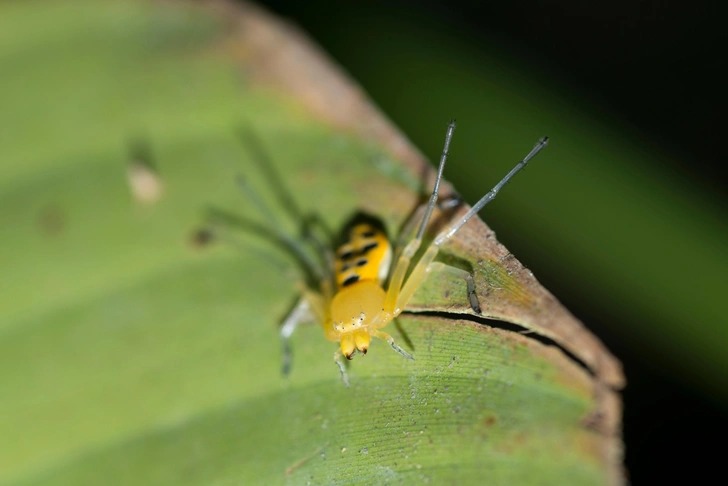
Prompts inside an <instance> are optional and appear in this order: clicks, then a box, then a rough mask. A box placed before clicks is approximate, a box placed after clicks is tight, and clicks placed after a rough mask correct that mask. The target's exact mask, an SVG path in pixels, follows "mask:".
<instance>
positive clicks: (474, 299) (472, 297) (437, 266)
mask: <svg viewBox="0 0 728 486" xmlns="http://www.w3.org/2000/svg"><path fill="white" fill-rule="evenodd" d="M433 270H434V271H436V272H438V271H441V272H447V273H449V274H450V275H454V276H456V277H459V278H462V279H464V280H465V283H466V284H467V285H468V300H469V301H470V308H471V309H473V312H475V313H476V314H481V310H480V302H478V296H477V295H476V294H475V280H473V276H472V275H471V274H470V272H468V271H467V270H463V269H462V268H458V267H453V266H452V265H447V264H445V263H442V262H432V263H430V266H429V267H428V269H427V272H428V273H429V272H430V271H433Z"/></svg>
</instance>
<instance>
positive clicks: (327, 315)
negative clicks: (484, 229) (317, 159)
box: [245, 121, 548, 386]
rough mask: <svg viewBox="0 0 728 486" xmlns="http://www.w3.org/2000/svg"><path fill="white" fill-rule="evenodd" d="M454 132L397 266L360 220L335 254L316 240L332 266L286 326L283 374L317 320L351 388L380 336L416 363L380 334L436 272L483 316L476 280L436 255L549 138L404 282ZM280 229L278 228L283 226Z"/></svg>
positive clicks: (294, 246) (381, 238)
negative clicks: (357, 366)
mask: <svg viewBox="0 0 728 486" xmlns="http://www.w3.org/2000/svg"><path fill="white" fill-rule="evenodd" d="M454 130H455V122H454V121H452V122H450V125H449V126H448V129H447V135H446V137H445V147H444V149H443V152H442V156H441V158H440V164H439V167H438V171H437V178H436V179H435V185H434V188H433V190H432V195H431V196H430V199H429V201H428V202H427V204H426V205H423V206H421V207H420V208H419V209H418V211H417V212H416V213H415V214H420V213H422V220H421V222H420V225H419V229H418V231H417V234H416V236H415V237H414V239H412V240H411V241H410V242H409V243H407V245H406V246H404V248H400V249H398V250H397V252H396V253H397V254H398V255H399V257H398V258H397V260H396V262H395V263H394V265H392V246H391V245H390V244H389V242H388V241H387V238H386V236H385V234H384V232H383V231H382V230H381V229H380V228H378V227H376V226H375V225H374V224H371V223H361V222H360V223H355V224H353V225H351V226H350V227H349V228H348V230H347V231H346V233H345V238H344V241H343V243H342V244H341V245H340V246H339V247H338V248H337V249H336V251H335V252H334V253H333V254H332V252H331V251H330V250H325V249H324V245H322V244H321V243H320V242H317V244H318V246H319V249H322V250H323V253H324V255H323V259H324V260H325V261H326V262H327V264H326V266H328V269H326V270H325V271H321V270H317V271H315V272H314V273H315V274H316V276H317V279H318V280H319V282H320V286H319V288H318V289H310V288H307V289H304V290H303V292H302V296H301V298H300V300H299V302H298V303H297V305H296V306H295V307H294V308H293V310H292V311H291V313H290V314H289V315H288V317H287V318H286V319H285V320H284V322H283V324H282V326H281V331H280V334H281V338H282V340H283V350H284V351H283V353H284V365H283V371H284V374H287V373H288V371H289V370H290V362H291V352H290V347H289V339H290V337H291V335H292V334H293V331H294V330H295V329H296V327H297V326H298V325H299V324H301V323H303V322H310V321H311V320H316V321H318V323H320V325H321V327H322V329H323V332H324V336H325V337H326V339H328V340H329V341H332V342H338V343H340V346H339V348H338V349H337V350H336V352H335V353H334V361H335V362H336V363H337V365H338V366H339V370H340V371H341V377H342V379H343V381H344V384H345V385H346V386H349V378H348V376H347V373H346V369H345V368H344V362H343V359H342V358H343V357H346V358H347V359H352V357H353V356H354V355H355V354H356V352H357V351H358V352H360V353H362V354H366V353H367V350H368V349H369V344H370V342H371V340H372V338H373V337H376V338H379V339H382V340H384V341H387V342H388V343H389V345H390V346H392V348H393V349H394V350H395V351H397V352H398V353H399V354H401V355H402V356H404V357H405V358H407V359H414V357H413V356H412V355H411V354H409V353H408V352H407V351H405V350H404V349H402V348H401V347H400V346H399V345H398V344H397V343H396V342H395V341H394V339H393V338H392V336H390V335H389V334H387V333H386V332H384V331H382V330H381V328H383V327H385V326H386V325H387V324H389V322H390V321H391V320H392V319H394V318H395V317H397V316H398V315H399V314H400V313H401V312H402V310H403V309H404V308H405V306H406V305H407V303H408V302H409V300H410V299H411V298H412V296H413V295H414V293H415V292H416V291H417V289H418V288H419V287H420V285H421V284H422V283H423V281H424V280H425V278H426V276H427V274H428V273H430V272H431V271H433V270H436V271H445V272H448V273H450V274H452V275H455V276H457V277H460V278H462V279H464V280H465V282H466V284H467V287H468V296H469V299H470V305H471V307H472V308H473V310H474V311H475V312H476V313H478V314H479V313H480V307H479V304H478V300H477V297H476V294H475V283H474V281H473V276H472V275H471V274H470V273H469V272H467V271H465V270H462V269H460V268H456V267H452V266H449V265H446V264H444V263H441V262H436V261H434V260H435V257H436V256H437V253H438V251H439V250H440V246H441V245H442V244H443V243H445V242H446V241H447V240H448V239H449V238H450V237H452V236H453V235H454V234H455V233H457V231H458V230H459V229H460V228H462V226H463V225H464V224H465V223H467V222H468V220H470V218H472V217H473V216H474V215H475V214H477V213H478V211H480V210H481V209H482V208H483V206H485V205H486V204H488V203H489V202H490V201H492V200H493V199H494V198H495V196H496V194H498V191H500V189H501V188H502V187H503V186H504V185H505V184H506V183H507V182H508V181H509V180H510V179H511V177H513V176H514V175H515V174H516V173H517V172H518V171H519V170H521V169H522V168H523V167H525V166H526V164H527V163H528V161H529V160H530V159H531V158H533V157H534V156H535V155H536V154H537V153H538V152H539V151H540V150H541V149H543V148H544V147H545V146H546V144H547V143H548V137H544V138H542V139H541V140H540V141H539V142H538V143H537V144H536V145H535V146H534V148H533V149H532V150H531V151H530V152H529V153H528V155H526V157H525V158H524V159H523V160H522V161H521V162H519V163H518V164H517V165H516V166H515V167H514V168H513V169H512V170H511V171H510V172H509V173H508V174H507V175H506V176H505V177H504V178H503V179H502V180H501V181H500V182H499V183H498V184H496V185H495V187H493V189H491V190H490V191H489V192H488V193H487V194H486V195H485V196H483V197H482V198H481V199H480V200H479V201H478V202H477V203H476V204H475V205H474V206H473V207H472V208H471V209H470V210H469V211H468V212H467V213H466V214H465V215H464V216H462V217H460V218H458V219H456V220H454V221H452V222H451V223H450V224H449V225H448V226H447V227H446V228H445V229H444V230H442V231H441V232H440V233H439V234H438V235H437V236H436V237H435V239H434V240H433V241H432V242H431V243H430V245H429V246H428V247H427V248H426V249H425V251H424V253H423V255H422V257H421V258H420V260H419V261H418V262H417V263H416V264H415V266H414V268H413V269H412V271H411V272H410V274H409V277H408V278H407V279H406V280H405V276H406V275H407V271H408V270H409V268H410V264H411V260H412V258H413V257H414V256H415V254H416V253H417V251H418V250H419V248H420V246H421V244H422V238H423V236H424V233H425V230H426V228H427V226H428V223H429V220H430V217H431V215H432V212H433V210H434V208H435V205H436V204H437V200H438V190H439V187H440V181H441V179H442V172H443V169H444V167H445V162H446V160H447V156H448V150H449V147H450V141H451V139H452V135H453V131H454ZM245 189H246V191H247V192H248V193H249V195H251V196H254V199H257V203H258V205H259V206H262V205H261V204H260V201H259V199H258V198H257V197H255V195H254V194H253V193H252V192H251V188H249V187H245ZM265 212H266V213H267V214H268V217H269V218H272V214H271V213H270V212H269V211H267V210H266V211H265ZM275 226H276V227H277V228H279V227H278V225H275ZM276 234H277V236H278V237H279V238H281V239H282V241H283V242H284V243H285V244H286V245H288V246H289V247H290V249H291V250H292V251H294V253H295V254H296V255H297V256H298V257H299V258H300V259H302V260H303V261H304V262H305V263H307V266H310V267H311V268H312V269H316V267H317V265H315V264H314V262H313V261H311V259H310V258H309V257H307V256H306V253H305V251H303V249H302V247H301V246H300V244H299V243H298V242H296V241H295V240H293V239H292V238H291V237H290V236H288V235H286V234H284V233H283V232H282V231H279V229H276ZM388 277H389V285H387V287H386V289H385V287H384V285H385V283H386V282H387V278H388Z"/></svg>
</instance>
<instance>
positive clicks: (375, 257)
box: [334, 223, 392, 289]
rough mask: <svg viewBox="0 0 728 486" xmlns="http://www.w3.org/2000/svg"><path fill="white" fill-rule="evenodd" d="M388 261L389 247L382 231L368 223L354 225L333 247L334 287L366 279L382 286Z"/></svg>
mask: <svg viewBox="0 0 728 486" xmlns="http://www.w3.org/2000/svg"><path fill="white" fill-rule="evenodd" d="M391 263H392V246H391V245H390V244H389V241H387V237H386V236H385V234H384V233H383V232H382V230H380V229H379V228H376V227H374V226H373V225H371V224H368V223H360V224H356V225H354V226H352V227H351V228H350V229H349V230H348V234H347V235H346V240H345V242H344V243H343V244H342V245H341V246H339V248H338V249H337V250H336V260H335V261H334V272H335V273H336V286H337V288H339V289H341V288H343V287H348V286H349V285H354V284H356V283H358V282H366V281H372V282H377V283H379V284H380V285H381V284H382V283H384V281H385V280H386V279H387V273H388V272H389V266H390V265H391Z"/></svg>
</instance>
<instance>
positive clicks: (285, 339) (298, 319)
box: [280, 296, 313, 376]
mask: <svg viewBox="0 0 728 486" xmlns="http://www.w3.org/2000/svg"><path fill="white" fill-rule="evenodd" d="M312 320H313V315H312V314H311V304H310V302H309V301H308V299H307V298H306V297H305V296H304V297H301V299H300V300H299V301H298V303H297V304H296V306H295V307H294V308H293V310H292V311H291V313H290V314H288V317H286V319H285V320H284V321H283V324H282V325H281V331H280V336H281V344H282V345H283V366H282V371H283V375H284V376H287V375H288V374H289V373H290V372H291V362H292V354H293V353H292V352H291V336H292V335H293V332H294V331H295V330H296V328H297V327H298V325H299V324H301V323H303V322H310V321H312Z"/></svg>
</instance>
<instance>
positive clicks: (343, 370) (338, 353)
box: [334, 348, 349, 388]
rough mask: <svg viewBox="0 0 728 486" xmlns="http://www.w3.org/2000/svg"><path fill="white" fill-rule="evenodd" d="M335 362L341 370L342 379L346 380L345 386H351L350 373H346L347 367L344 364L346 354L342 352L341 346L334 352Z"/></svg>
mask: <svg viewBox="0 0 728 486" xmlns="http://www.w3.org/2000/svg"><path fill="white" fill-rule="evenodd" d="M334 362H335V363H336V364H337V365H338V366H339V371H341V379H342V380H343V381H344V386H346V388H349V375H348V374H347V373H346V367H345V366H344V354H343V353H342V352H341V348H338V349H337V350H336V352H335V353H334Z"/></svg>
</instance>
